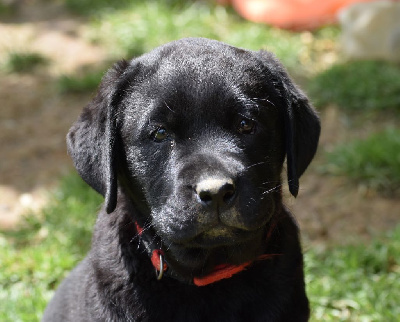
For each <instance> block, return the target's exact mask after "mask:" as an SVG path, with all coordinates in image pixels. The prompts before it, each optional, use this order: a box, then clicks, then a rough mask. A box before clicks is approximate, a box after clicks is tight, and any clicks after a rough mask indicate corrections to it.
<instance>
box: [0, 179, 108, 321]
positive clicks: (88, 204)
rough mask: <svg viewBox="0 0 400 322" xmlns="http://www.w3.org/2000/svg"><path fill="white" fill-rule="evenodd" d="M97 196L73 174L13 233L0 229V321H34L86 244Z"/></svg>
mask: <svg viewBox="0 0 400 322" xmlns="http://www.w3.org/2000/svg"><path fill="white" fill-rule="evenodd" d="M100 203H101V197H100V196H99V195H97V194H96V193H95V192H93V191H92V190H90V189H89V188H88V187H87V186H86V184H85V183H83V182H82V180H81V179H80V178H78V176H77V175H71V176H67V177H65V178H64V179H63V180H62V181H61V184H60V188H59V189H58V190H57V191H56V192H54V193H53V195H52V199H51V202H50V203H49V205H48V206H47V207H46V208H45V209H44V210H43V211H42V213H40V214H39V215H38V216H36V215H30V216H27V217H26V220H25V222H24V223H23V225H22V226H21V227H19V229H18V230H16V231H11V232H10V231H8V232H0V247H1V252H0V267H1V269H0V321H4V322H8V321H9V322H15V321H29V322H31V321H38V320H39V319H40V317H41V315H42V313H43V310H44V308H45V306H46V304H47V302H48V301H49V299H50V298H51V296H52V295H53V291H54V289H55V287H56V286H57V285H58V284H59V282H60V281H61V280H62V279H63V278H64V277H65V275H66V274H67V272H68V271H69V270H70V269H71V268H72V267H73V266H75V265H76V263H77V262H78V261H79V260H80V259H82V257H83V256H84V254H85V253H86V252H87V250H88V249H89V247H90V240H91V231H92V226H93V224H94V221H95V213H96V211H97V209H98V207H99V204H100Z"/></svg>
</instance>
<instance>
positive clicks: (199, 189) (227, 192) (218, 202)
mask: <svg viewBox="0 0 400 322" xmlns="http://www.w3.org/2000/svg"><path fill="white" fill-rule="evenodd" d="M195 192H196V195H197V200H198V201H199V202H200V203H201V204H203V205H204V206H209V207H221V206H225V205H229V204H230V203H232V201H233V200H234V199H235V196H236V189H235V184H234V183H233V180H231V179H214V178H207V179H204V180H201V181H200V182H199V183H198V184H197V185H196V186H195Z"/></svg>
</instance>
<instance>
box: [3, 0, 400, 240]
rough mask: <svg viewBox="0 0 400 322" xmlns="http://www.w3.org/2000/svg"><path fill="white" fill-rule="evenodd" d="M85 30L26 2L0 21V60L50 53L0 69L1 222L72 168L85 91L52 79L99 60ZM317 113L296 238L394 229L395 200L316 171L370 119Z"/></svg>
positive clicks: (295, 205) (38, 203) (35, 203)
mask: <svg viewBox="0 0 400 322" xmlns="http://www.w3.org/2000/svg"><path fill="white" fill-rule="evenodd" d="M84 31H85V24H84V22H83V21H80V20H79V19H77V18H75V17H71V16H69V15H67V14H65V11H64V10H62V8H61V7H59V6H58V5H51V4H46V5H45V6H44V5H41V6H39V5H38V4H33V3H30V2H27V3H26V5H24V6H22V7H21V10H20V11H19V13H18V15H16V16H15V17H13V18H12V19H10V20H9V21H7V22H1V23H0V59H4V57H5V56H6V54H7V52H10V51H13V50H14V51H21V50H32V51H36V52H41V53H43V54H44V55H45V56H47V57H49V58H50V59H51V63H50V65H49V66H46V67H45V68H41V69H38V70H37V71H35V72H34V73H31V74H2V75H0V101H1V102H2V104H1V108H0V155H1V162H0V227H1V228H12V227H14V226H15V224H16V223H17V222H18V220H19V219H20V218H21V214H23V213H24V212H26V209H29V208H31V209H39V208H40V207H42V206H43V205H44V204H45V202H46V198H47V193H48V191H49V190H51V188H52V187H53V186H54V185H55V184H56V183H57V180H58V178H59V177H60V175H61V174H64V173H67V172H68V171H70V170H71V169H72V163H71V161H70V159H69V157H68V156H67V153H66V147H65V134H66V133H67V131H68V129H69V127H70V125H71V124H72V122H73V121H74V120H75V119H76V118H77V116H78V115H79V112H80V110H81V109H82V107H83V106H84V105H85V104H86V103H87V102H88V100H89V99H90V96H91V95H90V94H81V95H65V94H61V93H59V91H57V89H56V88H55V86H54V81H55V79H56V78H57V77H58V76H59V75H60V74H63V73H70V72H74V71H77V70H79V69H81V68H83V67H84V66H86V65H88V64H96V63H101V62H103V61H104V60H105V59H106V55H105V53H104V51H103V50H102V49H101V48H99V47H96V46H94V45H93V44H90V43H89V42H87V41H85V39H84V37H82V34H84ZM321 118H322V126H323V132H322V137H321V145H320V152H319V154H318V155H317V157H316V159H315V161H314V162H313V164H312V165H311V167H310V168H309V170H308V171H307V172H306V174H305V175H304V177H302V178H301V190H300V193H299V197H298V198H297V199H296V200H295V199H294V198H291V197H290V196H289V195H288V193H286V195H287V198H286V203H287V204H288V205H289V208H291V209H292V210H293V212H294V213H295V214H296V217H297V219H298V220H299V222H300V226H301V229H302V232H303V236H304V237H305V239H306V240H307V241H308V243H320V242H324V243H326V242H333V243H348V242H351V241H353V240H359V239H360V238H361V239H364V240H368V239H369V238H370V237H371V236H374V235H376V234H377V233H379V232H381V231H384V230H387V229H390V228H393V226H394V225H396V224H398V223H399V222H400V202H399V200H398V199H395V198H385V197H383V196H381V195H379V194H378V193H376V192H374V191H370V190H368V189H366V188H363V187H361V186H357V185H355V184H354V183H352V182H350V181H348V180H346V179H345V178H334V177H331V176H323V175H321V174H320V173H319V172H318V171H317V168H318V165H320V164H321V163H322V162H323V160H322V159H323V158H322V154H323V151H324V150H325V149H329V148H330V147H331V146H333V145H334V144H336V143H338V142H343V141H347V140H349V139H351V138H353V137H362V136H365V135H366V133H368V132H370V131H371V130H375V129H376V124H366V125H364V126H358V127H354V128H352V127H349V125H348V122H346V119H345V117H344V115H342V114H341V113H340V112H339V111H338V109H336V108H334V107H330V108H327V109H325V110H324V111H323V112H322V113H321ZM388 122H391V121H388V120H383V121H381V122H380V123H379V124H378V126H380V125H385V124H387V123H388Z"/></svg>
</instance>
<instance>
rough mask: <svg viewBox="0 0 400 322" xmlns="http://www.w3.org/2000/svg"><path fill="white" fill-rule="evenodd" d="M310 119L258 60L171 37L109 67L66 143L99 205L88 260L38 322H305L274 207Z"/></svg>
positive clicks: (265, 57) (311, 150) (300, 283)
mask: <svg viewBox="0 0 400 322" xmlns="http://www.w3.org/2000/svg"><path fill="white" fill-rule="evenodd" d="M319 133H320V124H319V119H318V117H317V115H316V113H315V111H314V110H313V109H312V107H311V106H310V104H309V102H308V100H307V98H306V96H305V95H304V94H303V93H302V92H301V91H300V90H299V89H298V88H297V87H296V86H295V85H294V84H293V83H292V81H291V80H290V78H289V76H288V75H287V73H286V71H285V69H284V68H283V67H282V65H281V64H280V63H279V62H278V60H277V59H276V58H275V57H274V56H273V55H272V54H271V53H269V52H266V51H260V52H252V51H248V50H243V49H238V48H234V47H231V46H228V45H226V44H223V43H220V42H217V41H213V40H207V39H183V40H179V41H175V42H172V43H169V44H166V45H164V46H161V47H159V48H157V49H155V50H153V51H152V52H150V53H149V54H145V55H143V56H141V57H138V58H136V59H133V60H132V61H130V62H127V61H122V62H119V63H117V64H116V65H115V66H114V67H113V68H112V69H111V70H110V71H109V72H108V73H107V74H106V75H105V77H104V79H103V81H102V83H101V85H100V88H99V91H98V93H97V96H96V97H95V98H94V99H93V101H92V102H91V103H90V104H89V105H88V106H86V108H85V109H84V110H83V113H82V115H81V116H80V118H79V120H78V121H77V122H76V123H75V124H74V125H73V126H72V128H71V130H70V132H69V134H68V149H69V153H70V155H71V156H72V159H73V161H74V164H75V167H76V168H77V170H78V172H79V173H80V175H81V176H82V178H83V179H84V180H85V181H86V182H87V183H88V184H89V185H90V186H92V187H93V188H94V189H95V190H97V191H98V192H99V193H101V194H102V195H103V196H105V208H104V209H103V210H102V211H101V212H100V213H99V215H98V220H97V223H96V227H95V231H94V236H93V243H92V249H91V251H90V253H89V254H88V256H87V257H86V258H85V259H84V260H83V261H82V262H81V263H80V264H79V265H78V266H77V267H76V268H75V269H74V271H73V272H72V273H71V275H70V276H69V277H68V278H67V279H66V280H65V281H64V282H63V283H62V284H61V286H60V288H59V290H58V291H57V293H56V295H55V297H54V299H53V300H52V301H51V302H50V304H49V306H48V308H47V310H46V312H45V314H44V318H43V320H44V321H52V322H54V321H74V322H76V321H163V322H165V321H184V322H190V321H218V322H221V321H306V320H307V319H308V317H309V306H308V300H307V297H306V294H305V285H304V277H303V257H302V253H301V247H300V243H299V235H298V228H297V225H296V222H295V220H294V219H293V217H292V215H291V214H290V213H289V212H288V210H286V209H285V208H284V206H283V204H282V193H281V186H282V183H281V172H282V168H283V163H284V160H285V156H286V160H287V174H288V182H289V188H290V192H291V193H292V194H293V195H294V196H296V195H297V192H298V189H299V182H298V178H299V177H300V176H301V175H302V174H303V172H304V171H305V169H306V168H307V166H308V165H309V163H310V162H311V159H312V158H313V156H314V154H315V151H316V148H317V144H318V138H319Z"/></svg>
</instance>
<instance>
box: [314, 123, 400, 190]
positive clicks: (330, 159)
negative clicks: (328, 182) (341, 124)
mask: <svg viewBox="0 0 400 322" xmlns="http://www.w3.org/2000/svg"><path fill="white" fill-rule="evenodd" d="M326 159H327V162H326V164H325V165H324V166H323V167H322V170H323V171H324V172H326V173H330V174H334V175H345V176H347V177H349V178H351V179H353V180H355V181H357V182H359V183H362V184H364V185H366V186H368V187H371V188H374V189H376V190H378V191H380V192H383V193H384V194H388V195H396V194H398V193H400V130H398V129H394V128H388V129H386V130H384V131H382V132H379V133H375V134H372V135H370V136H369V137H368V138H366V139H365V140H355V141H353V142H348V143H345V144H342V145H339V146H337V147H336V148H335V149H334V150H333V151H331V152H329V153H327V155H326Z"/></svg>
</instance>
